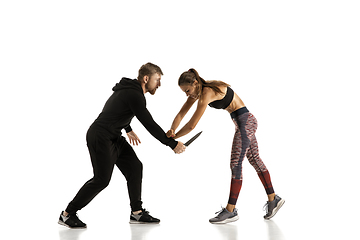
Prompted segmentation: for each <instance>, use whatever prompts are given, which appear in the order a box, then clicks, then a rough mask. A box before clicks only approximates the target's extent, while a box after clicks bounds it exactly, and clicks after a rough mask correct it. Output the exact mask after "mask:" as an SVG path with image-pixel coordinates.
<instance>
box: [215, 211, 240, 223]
mask: <svg viewBox="0 0 360 240" xmlns="http://www.w3.org/2000/svg"><path fill="white" fill-rule="evenodd" d="M218 213H219V214H218ZM215 214H218V215H217V216H216V217H214V218H211V219H210V220H209V222H210V223H215V224H222V223H229V222H235V221H237V220H238V219H239V216H238V214H237V209H236V208H235V209H234V211H233V212H229V211H228V210H227V209H226V208H223V209H222V210H220V211H219V212H217V213H215Z"/></svg>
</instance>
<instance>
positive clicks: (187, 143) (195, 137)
mask: <svg viewBox="0 0 360 240" xmlns="http://www.w3.org/2000/svg"><path fill="white" fill-rule="evenodd" d="M201 133H202V131H201V132H199V133H198V134H196V135H195V136H193V137H192V138H190V140H189V141H187V142H186V143H185V144H184V145H185V146H186V147H188V146H189V145H190V144H191V143H192V142H193V141H195V139H197V138H198V137H199V136H200V134H201Z"/></svg>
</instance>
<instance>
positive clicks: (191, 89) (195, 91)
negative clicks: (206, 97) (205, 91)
mask: <svg viewBox="0 0 360 240" xmlns="http://www.w3.org/2000/svg"><path fill="white" fill-rule="evenodd" d="M198 85H199V84H198V82H197V81H196V80H195V81H194V82H193V83H192V84H183V85H181V86H180V88H181V90H182V91H183V92H184V93H185V94H186V96H188V97H191V98H194V99H198V98H199V95H200V91H199V86H198Z"/></svg>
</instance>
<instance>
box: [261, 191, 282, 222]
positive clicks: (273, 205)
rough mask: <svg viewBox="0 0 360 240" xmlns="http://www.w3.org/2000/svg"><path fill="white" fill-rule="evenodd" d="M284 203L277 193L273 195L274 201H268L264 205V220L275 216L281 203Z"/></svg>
mask: <svg viewBox="0 0 360 240" xmlns="http://www.w3.org/2000/svg"><path fill="white" fill-rule="evenodd" d="M284 203H285V200H284V199H282V198H281V197H279V196H278V195H275V199H274V201H271V202H269V201H268V202H267V203H266V204H265V206H264V209H265V208H266V215H265V216H264V218H265V219H266V220H269V219H270V218H272V217H273V216H275V214H276V213H277V211H279V209H280V208H281V207H282V205H284Z"/></svg>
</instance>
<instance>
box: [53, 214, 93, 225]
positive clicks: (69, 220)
mask: <svg viewBox="0 0 360 240" xmlns="http://www.w3.org/2000/svg"><path fill="white" fill-rule="evenodd" d="M58 223H59V224H60V225H63V226H65V227H68V228H86V224H85V223H83V222H82V221H81V220H80V219H79V218H78V216H77V214H68V215H67V216H66V217H65V216H64V212H61V214H60V218H59V221H58Z"/></svg>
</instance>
